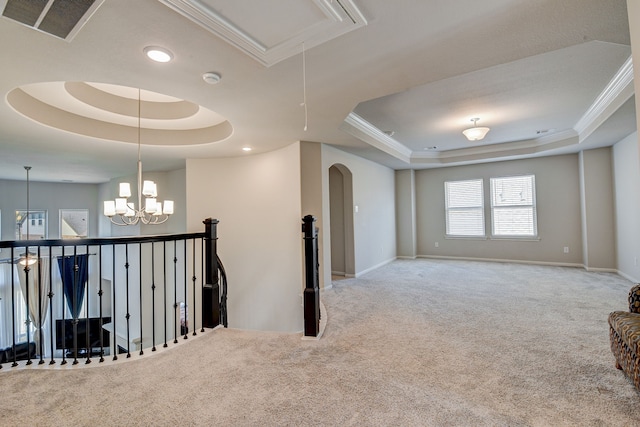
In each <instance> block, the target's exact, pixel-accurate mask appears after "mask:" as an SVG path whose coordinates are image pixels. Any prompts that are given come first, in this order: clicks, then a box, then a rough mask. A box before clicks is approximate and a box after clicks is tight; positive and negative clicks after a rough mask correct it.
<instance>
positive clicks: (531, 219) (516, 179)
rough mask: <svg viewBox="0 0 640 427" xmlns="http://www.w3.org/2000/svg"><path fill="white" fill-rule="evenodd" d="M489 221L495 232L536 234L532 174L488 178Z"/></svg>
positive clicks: (493, 232)
mask: <svg viewBox="0 0 640 427" xmlns="http://www.w3.org/2000/svg"><path fill="white" fill-rule="evenodd" d="M491 224H492V234H493V235H494V236H514V237H518V236H522V237H535V236H537V235H538V230H537V224H536V185H535V176H534V175H523V176H510V177H500V178H491Z"/></svg>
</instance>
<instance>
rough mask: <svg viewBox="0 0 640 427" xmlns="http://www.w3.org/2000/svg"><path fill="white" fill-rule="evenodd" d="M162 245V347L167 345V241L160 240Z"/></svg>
mask: <svg viewBox="0 0 640 427" xmlns="http://www.w3.org/2000/svg"><path fill="white" fill-rule="evenodd" d="M162 246H163V254H164V255H163V257H162V268H163V269H164V275H163V276H164V303H163V305H162V307H163V309H162V311H164V327H163V328H162V329H164V344H163V347H167V345H168V344H167V242H166V241H165V242H162Z"/></svg>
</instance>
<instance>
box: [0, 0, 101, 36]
mask: <svg viewBox="0 0 640 427" xmlns="http://www.w3.org/2000/svg"><path fill="white" fill-rule="evenodd" d="M103 2H104V0H74V1H69V0H0V5H2V4H3V3H4V7H3V8H2V16H4V17H5V18H9V19H13V20H14V21H18V22H20V23H21V24H24V25H26V26H28V27H31V28H34V29H36V30H39V31H42V32H44V33H47V34H51V35H52V36H55V37H58V38H61V39H63V40H66V41H71V40H72V39H73V37H74V36H75V35H76V34H77V33H78V31H80V29H81V28H82V26H83V25H84V24H85V23H86V22H87V21H88V20H89V18H90V17H91V15H92V14H93V12H95V11H96V10H97V9H98V7H100V5H101V4H102V3H103Z"/></svg>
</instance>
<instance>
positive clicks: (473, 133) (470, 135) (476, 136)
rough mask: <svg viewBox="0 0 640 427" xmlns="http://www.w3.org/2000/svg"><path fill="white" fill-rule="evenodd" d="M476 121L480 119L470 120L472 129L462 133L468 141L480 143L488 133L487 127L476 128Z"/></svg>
mask: <svg viewBox="0 0 640 427" xmlns="http://www.w3.org/2000/svg"><path fill="white" fill-rule="evenodd" d="M478 120H480V119H479V118H477V117H476V118H473V119H471V121H472V122H473V127H472V128H469V129H465V130H463V131H462V133H463V134H464V136H466V137H467V139H468V140H469V141H480V140H481V139H482V138H484V137H485V136H486V135H487V133H488V132H489V128H487V127H478V125H477V123H476V122H477V121H478Z"/></svg>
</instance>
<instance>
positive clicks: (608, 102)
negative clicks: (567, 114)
mask: <svg viewBox="0 0 640 427" xmlns="http://www.w3.org/2000/svg"><path fill="white" fill-rule="evenodd" d="M633 94H634V87H633V61H632V59H631V56H629V58H627V60H626V61H625V63H624V64H622V66H621V67H620V69H619V70H618V72H617V73H616V75H615V76H613V78H612V79H611V80H610V81H609V84H607V86H606V87H605V88H604V90H603V91H602V92H601V93H600V95H599V96H598V97H597V98H596V100H595V101H594V102H593V104H591V106H590V107H589V109H588V110H587V111H586V112H585V113H584V115H583V116H582V117H581V118H580V120H578V122H577V123H576V125H575V126H574V127H573V128H574V130H575V131H576V132H577V133H578V135H579V141H580V142H582V141H584V140H585V139H587V137H589V135H591V134H592V133H593V132H594V131H595V130H596V129H597V128H598V127H600V125H602V123H604V122H605V120H607V119H608V118H609V117H610V116H611V115H612V114H613V113H614V112H615V111H616V110H617V109H618V108H620V107H621V106H622V104H624V103H625V102H626V101H627V100H628V99H629V98H631V97H632V96H633Z"/></svg>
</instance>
